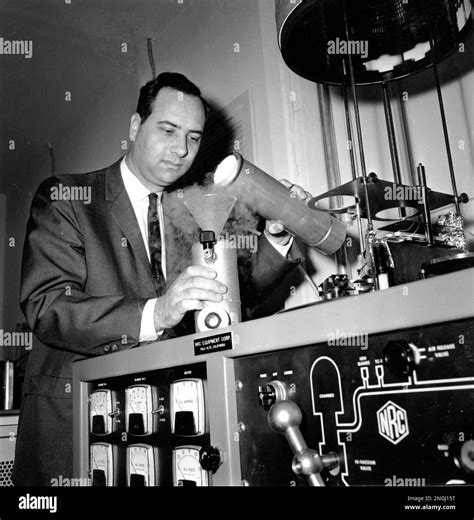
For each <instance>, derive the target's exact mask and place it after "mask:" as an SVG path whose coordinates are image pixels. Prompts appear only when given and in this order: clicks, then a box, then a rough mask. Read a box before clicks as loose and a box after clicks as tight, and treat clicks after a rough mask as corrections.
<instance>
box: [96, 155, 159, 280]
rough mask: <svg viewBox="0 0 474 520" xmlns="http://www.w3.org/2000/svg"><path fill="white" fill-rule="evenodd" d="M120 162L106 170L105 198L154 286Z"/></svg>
mask: <svg viewBox="0 0 474 520" xmlns="http://www.w3.org/2000/svg"><path fill="white" fill-rule="evenodd" d="M120 162H121V160H120V161H118V162H116V163H115V164H113V165H112V166H110V167H109V168H107V170H106V172H105V175H106V187H105V190H106V192H105V198H106V200H107V201H108V204H109V206H110V213H111V215H112V217H113V218H114V220H115V222H116V223H117V224H118V226H119V227H120V229H121V230H122V232H123V234H124V236H125V238H126V239H127V241H128V243H129V244H130V246H131V247H132V249H133V251H134V252H135V254H136V257H137V258H138V260H139V262H140V263H141V264H142V265H143V267H144V268H145V272H146V273H147V274H148V276H149V286H150V287H153V278H152V276H151V269H150V262H149V260H148V255H147V253H146V249H145V244H144V243H143V238H142V234H141V232H140V228H139V227H138V222H137V218H136V216H135V212H134V211H133V207H132V203H131V202H130V199H129V197H128V194H127V190H126V189H125V186H124V184H123V180H122V175H121V173H120Z"/></svg>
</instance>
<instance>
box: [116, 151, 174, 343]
mask: <svg viewBox="0 0 474 520" xmlns="http://www.w3.org/2000/svg"><path fill="white" fill-rule="evenodd" d="M120 172H121V174H122V180H123V183H124V185H125V189H126V190H127V194H128V197H129V199H130V202H131V203H132V207H133V211H134V212H135V216H136V217H137V221H138V227H139V228H140V232H141V234H142V238H143V242H144V244H145V249H146V253H147V255H148V260H150V247H149V245H148V205H149V203H150V201H149V199H148V195H149V194H150V190H149V189H148V188H146V187H145V186H144V185H143V184H142V183H141V182H140V181H139V180H138V178H137V176H136V175H134V174H133V173H132V172H131V171H130V168H129V167H128V166H127V163H126V162H125V158H124V159H123V160H122V162H121V163H120ZM157 195H158V201H157V208H158V219H159V221H160V235H161V270H162V271H163V276H164V277H165V280H166V253H165V243H164V236H165V229H164V225H163V223H164V219H163V206H162V204H161V196H162V193H157ZM156 300H157V298H153V299H151V300H148V301H147V302H146V304H145V307H144V309H143V314H142V320H141V324H140V336H139V338H138V340H139V341H153V340H155V339H157V338H158V336H159V335H160V334H162V333H163V331H159V332H158V333H157V331H156V330H155V317H154V311H155V303H156Z"/></svg>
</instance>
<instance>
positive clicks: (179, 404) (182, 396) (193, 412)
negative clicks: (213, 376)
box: [170, 379, 205, 436]
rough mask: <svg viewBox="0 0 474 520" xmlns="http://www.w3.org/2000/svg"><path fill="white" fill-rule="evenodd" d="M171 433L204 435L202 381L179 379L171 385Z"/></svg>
mask: <svg viewBox="0 0 474 520" xmlns="http://www.w3.org/2000/svg"><path fill="white" fill-rule="evenodd" d="M170 410H171V432H172V433H175V434H177V435H185V436H191V435H203V434H204V429H205V415H204V391H203V383H202V379H179V380H178V381H174V382H173V383H171V404H170Z"/></svg>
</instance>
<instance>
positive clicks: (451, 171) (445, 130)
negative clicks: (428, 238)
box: [430, 38, 461, 216]
mask: <svg viewBox="0 0 474 520" xmlns="http://www.w3.org/2000/svg"><path fill="white" fill-rule="evenodd" d="M430 47H431V53H432V55H433V73H434V78H435V83H436V92H437V93H438V103H439V112H440V115H441V123H442V125H443V135H444V143H445V145H446V154H447V156H448V165H449V175H450V177H451V186H452V190H453V195H454V206H455V207H456V214H457V215H458V216H461V210H460V208H459V196H458V189H457V186H456V176H455V175H454V165H453V157H452V155H451V146H450V144H449V134H448V125H447V124H446V114H445V111H444V103H443V95H442V92H441V84H440V82H439V75H438V64H437V59H436V58H437V57H436V52H435V45H434V40H433V38H430Z"/></svg>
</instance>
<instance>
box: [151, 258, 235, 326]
mask: <svg viewBox="0 0 474 520" xmlns="http://www.w3.org/2000/svg"><path fill="white" fill-rule="evenodd" d="M216 276H217V273H216V272H215V271H214V270H213V269H209V268H208V267H202V266H200V265H192V266H190V267H188V268H187V269H186V270H185V271H184V272H182V273H181V274H180V275H179V276H178V278H176V280H175V281H174V282H173V283H172V284H171V285H170V287H169V288H168V290H167V291H166V293H165V294H164V295H163V296H161V297H160V298H158V299H157V300H156V304H155V314H154V322H155V329H156V330H157V331H159V330H163V329H169V328H171V327H174V326H175V325H177V324H178V323H179V322H180V321H181V320H182V319H183V316H184V315H185V314H186V312H187V311H193V310H201V309H202V308H203V307H204V303H203V302H204V301H211V302H220V301H222V298H223V296H222V295H223V294H225V293H226V292H227V286H226V285H224V284H222V283H220V282H218V281H217V280H215V278H216Z"/></svg>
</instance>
